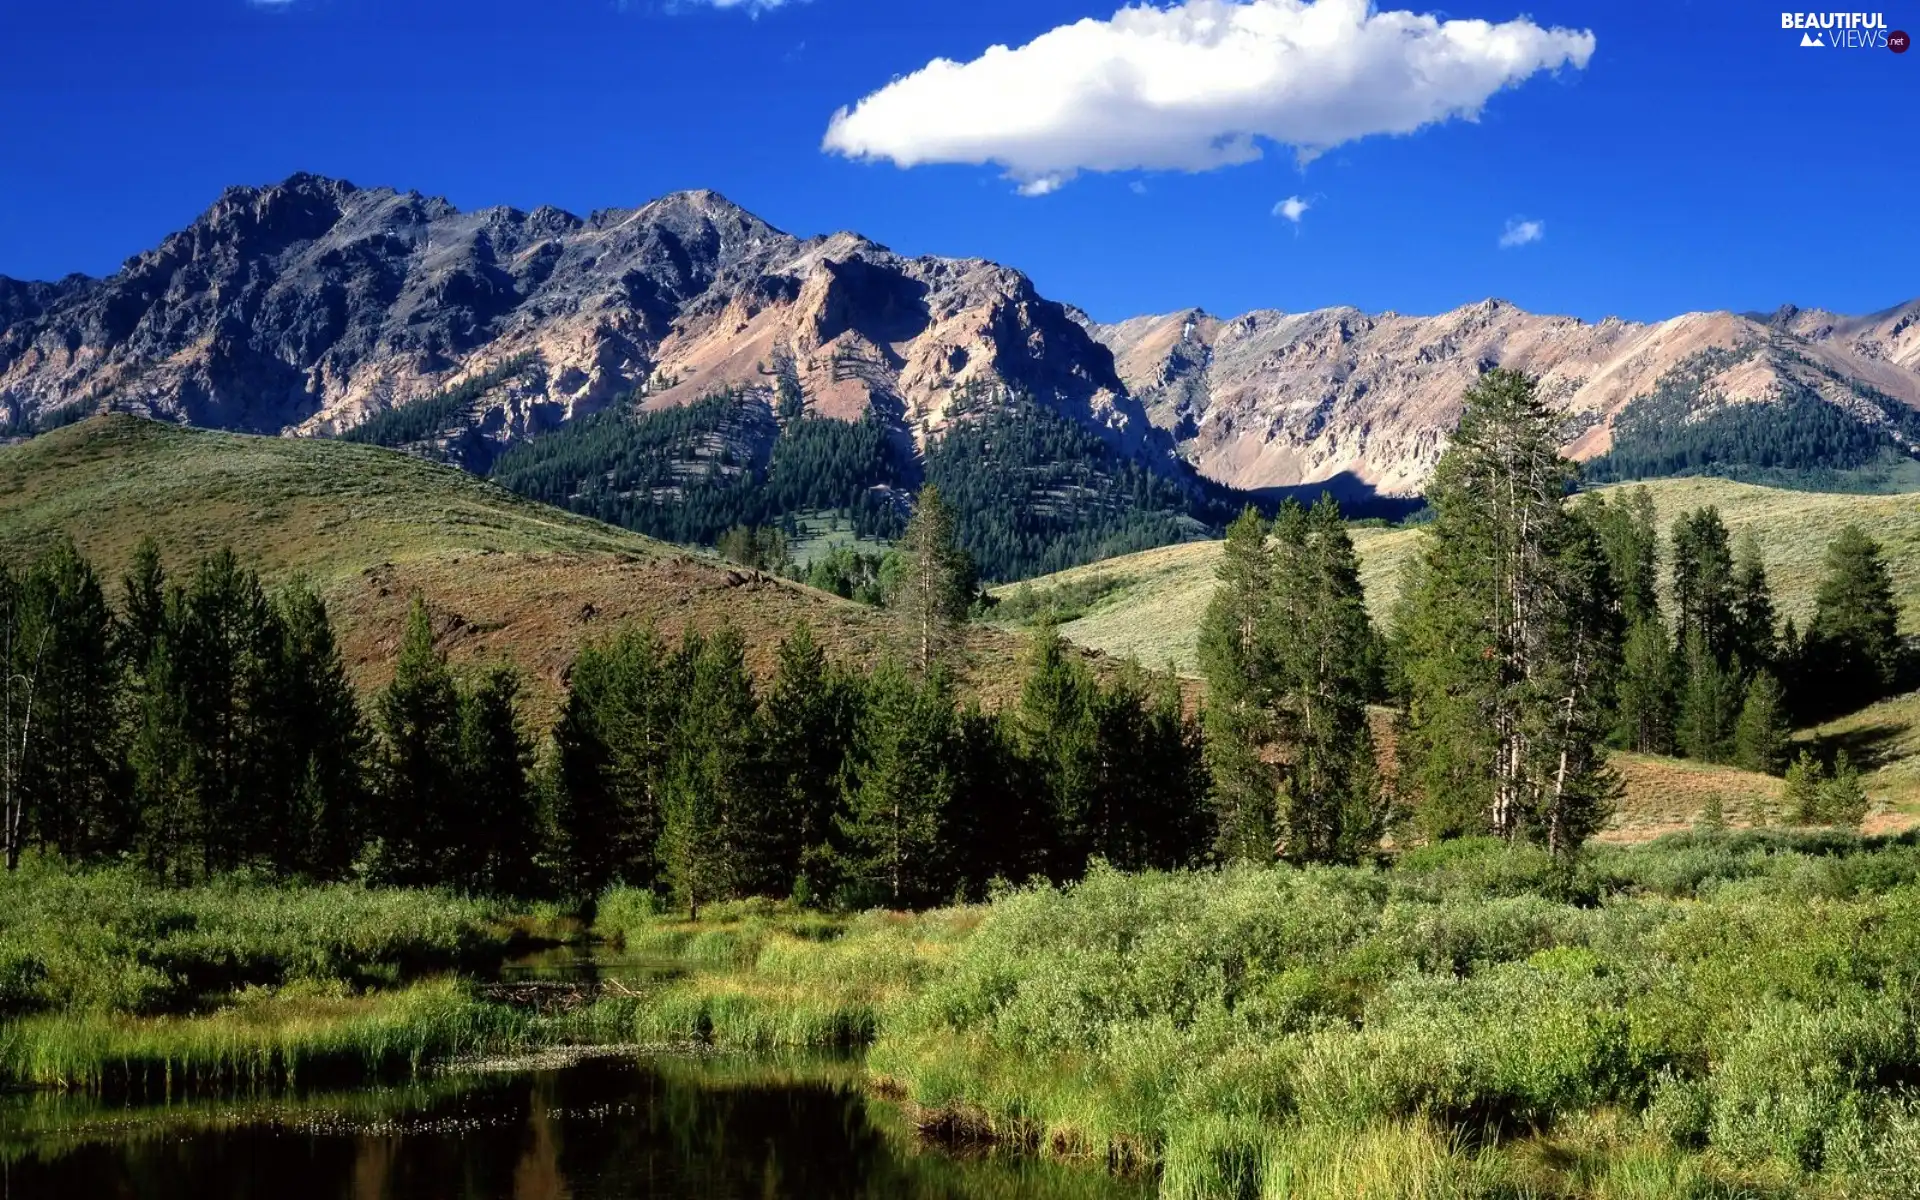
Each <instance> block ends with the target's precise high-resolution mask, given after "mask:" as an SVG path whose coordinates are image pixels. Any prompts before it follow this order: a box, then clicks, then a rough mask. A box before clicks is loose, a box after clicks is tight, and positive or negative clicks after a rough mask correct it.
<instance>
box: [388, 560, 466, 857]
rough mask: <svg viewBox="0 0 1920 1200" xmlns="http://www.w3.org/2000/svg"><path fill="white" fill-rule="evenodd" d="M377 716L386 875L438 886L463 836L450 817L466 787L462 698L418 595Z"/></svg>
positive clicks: (408, 614) (423, 604)
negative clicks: (452, 847)
mask: <svg viewBox="0 0 1920 1200" xmlns="http://www.w3.org/2000/svg"><path fill="white" fill-rule="evenodd" d="M378 712H379V719H380V732H381V735H382V737H383V740H384V743H385V744H384V747H383V760H384V761H383V765H382V771H381V789H380V800H379V808H378V812H377V813H376V815H375V817H374V820H373V827H374V829H375V831H376V832H377V833H378V834H379V835H380V836H381V838H382V840H383V845H382V848H381V857H382V862H381V864H380V865H381V871H382V873H383V874H384V875H385V876H386V877H387V878H389V879H390V880H392V881H393V882H395V883H403V884H427V883H433V882H435V881H437V880H438V879H439V878H440V877H441V876H442V874H443V873H445V872H446V870H447V863H446V861H445V854H446V847H447V846H449V845H450V844H453V843H454V842H455V841H456V839H457V837H458V831H457V830H455V829H453V828H452V827H451V826H450V818H451V816H452V814H453V813H455V812H457V811H458V808H459V804H458V797H457V793H458V789H459V787H460V783H461V772H460V761H461V755H460V692H459V689H458V688H457V687H456V686H455V684H454V680H453V674H452V672H450V671H449V670H448V669H447V661H446V657H445V655H443V654H442V653H441V652H440V651H439V650H438V649H436V648H435V646H434V644H433V626H432V623H431V621H430V620H429V618H428V616H427V606H426V602H425V601H424V600H423V599H422V598H420V597H419V596H415V597H414V599H413V607H412V608H411V609H410V610H409V611H408V613H407V626H406V632H405V633H404V634H403V635H402V637H401V641H400V655H399V658H398V659H396V660H395V662H394V671H393V682H392V683H390V684H388V685H387V688H386V690H385V691H384V692H382V693H381V696H380V702H379V705H378ZM459 866H460V869H467V868H468V864H459Z"/></svg>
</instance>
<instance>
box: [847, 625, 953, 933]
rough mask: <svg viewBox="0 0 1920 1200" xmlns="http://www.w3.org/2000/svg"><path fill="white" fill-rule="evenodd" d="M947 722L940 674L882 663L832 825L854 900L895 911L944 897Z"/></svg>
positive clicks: (947, 888) (949, 791) (949, 787)
mask: <svg viewBox="0 0 1920 1200" xmlns="http://www.w3.org/2000/svg"><path fill="white" fill-rule="evenodd" d="M954 725H955V713H954V704H953V691H952V686H951V684H950V683H949V682H948V679H947V676H946V674H945V672H944V671H943V670H941V669H939V668H937V667H936V668H935V670H933V671H932V672H931V673H929V674H928V675H926V676H925V677H922V678H915V677H914V676H912V675H910V674H908V673H907V672H906V671H905V670H903V669H902V668H901V667H900V665H899V664H898V663H897V662H895V661H893V660H892V659H888V660H886V661H884V662H882V663H881V665H880V667H879V669H878V670H876V671H875V672H874V674H873V678H872V680H871V681H870V683H869V684H868V687H867V700H866V704H865V706H864V708H863V710H862V712H861V717H860V725H859V732H858V735H857V739H856V747H857V749H856V752H855V763H854V769H853V770H852V771H851V772H849V774H848V777H847V794H846V799H845V802H844V811H843V814H842V815H841V817H840V818H839V822H838V823H839V826H840V832H841V836H842V838H843V839H844V844H845V847H846V850H845V857H846V859H847V863H848V867H849V869H850V873H851V876H852V881H853V882H854V883H855V884H856V885H857V889H858V890H857V892H856V896H857V898H859V899H862V900H865V901H868V902H873V901H878V902H880V903H884V904H889V905H892V906H893V907H896V908H905V907H913V906H917V905H922V904H927V903H931V902H935V901H939V900H945V899H948V898H949V897H950V896H951V895H952V885H953V883H954V882H955V876H954V873H953V871H952V862H951V857H950V850H951V846H950V843H949V840H948V837H947V830H948V824H949V819H950V809H951V806H952V803H953V797H954V788H955V784H956V780H955V778H954V773H953V770H952V761H953V760H952V755H951V745H952V742H953V735H954Z"/></svg>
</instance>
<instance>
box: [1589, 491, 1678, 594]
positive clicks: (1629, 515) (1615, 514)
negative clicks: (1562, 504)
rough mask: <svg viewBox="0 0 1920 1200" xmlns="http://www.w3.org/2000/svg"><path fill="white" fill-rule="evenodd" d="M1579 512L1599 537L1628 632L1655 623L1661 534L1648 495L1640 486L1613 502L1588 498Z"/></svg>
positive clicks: (1601, 498) (1596, 497) (1594, 497)
mask: <svg viewBox="0 0 1920 1200" xmlns="http://www.w3.org/2000/svg"><path fill="white" fill-rule="evenodd" d="M1580 507H1581V511H1582V514H1583V515H1584V516H1586V518H1587V519H1588V520H1589V521H1591V522H1592V523H1593V527H1594V531H1595V532H1596V533H1597V534H1598V535H1599V537H1600V546H1601V549H1602V551H1603V552H1604V553H1605V554H1606V556H1607V570H1608V572H1609V573H1610V574H1611V575H1612V576H1613V585H1614V591H1615V592H1616V594H1617V595H1618V598H1619V602H1620V615H1621V617H1622V619H1623V620H1624V622H1625V624H1626V626H1627V628H1629V629H1633V628H1637V627H1638V626H1639V625H1640V624H1641V623H1642V622H1644V621H1649V620H1652V621H1658V620H1659V619H1660V598H1659V571H1660V563H1659V559H1660V530H1659V526H1658V524H1657V517H1656V514H1655V512H1654V507H1653V493H1652V492H1650V491H1648V490H1647V489H1646V486H1645V485H1642V486H1640V487H1636V488H1634V489H1633V490H1632V491H1631V492H1628V493H1627V494H1626V495H1625V496H1623V497H1621V498H1620V499H1618V500H1613V501H1608V500H1607V499H1605V498H1604V497H1602V496H1599V495H1597V494H1591V493H1590V494H1588V495H1587V496H1586V497H1584V498H1583V499H1582V500H1581V505H1580Z"/></svg>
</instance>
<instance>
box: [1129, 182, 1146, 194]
mask: <svg viewBox="0 0 1920 1200" xmlns="http://www.w3.org/2000/svg"><path fill="white" fill-rule="evenodd" d="M1127 190H1128V191H1130V192H1132V193H1133V194H1134V195H1136V196H1144V195H1146V194H1147V185H1146V184H1144V183H1141V182H1140V181H1139V180H1138V179H1136V180H1134V181H1133V182H1132V183H1130V184H1128V185H1127Z"/></svg>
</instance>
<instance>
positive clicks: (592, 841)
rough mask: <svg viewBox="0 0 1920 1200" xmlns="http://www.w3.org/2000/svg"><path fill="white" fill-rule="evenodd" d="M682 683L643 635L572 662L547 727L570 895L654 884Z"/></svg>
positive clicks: (647, 633) (651, 635) (630, 633)
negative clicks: (557, 710)
mask: <svg viewBox="0 0 1920 1200" xmlns="http://www.w3.org/2000/svg"><path fill="white" fill-rule="evenodd" d="M685 683H686V680H684V679H682V678H679V676H678V672H677V671H676V669H675V665H674V664H673V663H671V662H669V655H668V653H667V649H666V646H665V644H664V643H663V642H662V641H661V640H660V637H659V635H658V634H657V633H655V632H654V631H653V630H652V629H650V628H629V629H623V630H621V631H620V633H619V634H618V635H617V636H616V637H615V638H614V639H613V640H612V641H611V642H609V643H607V644H605V645H595V646H588V647H586V648H585V649H583V650H582V651H581V652H580V656H579V657H578V658H577V659H575V660H574V664H573V670H572V673H571V676H570V679H569V684H570V687H569V689H568V693H567V701H566V705H565V707H564V708H563V710H562V712H561V716H560V720H559V722H558V723H557V724H556V726H555V728H554V759H553V771H554V774H555V776H556V785H555V794H556V801H557V802H556V810H555V813H554V823H555V826H556V828H557V831H558V833H559V835H560V842H561V846H560V859H561V861H562V862H563V863H564V864H566V870H567V874H568V878H567V879H566V880H565V883H566V886H567V888H568V889H569V890H570V892H571V894H572V895H574V896H575V897H578V898H581V899H589V898H591V897H594V896H598V895H599V894H600V893H601V892H602V891H603V890H605V888H606V887H607V886H608V885H609V884H611V883H613V882H615V881H616V880H617V881H622V882H625V883H628V884H630V885H633V886H635V887H649V886H652V884H653V883H654V882H655V880H656V876H657V872H658V861H657V857H656V854H655V849H656V845H657V843H658V841H659V837H660V826H661V819H662V818H661V804H660V788H661V784H662V780H663V778H664V775H665V772H666V760H667V751H668V748H669V745H670V742H671V739H672V732H673V729H674V727H675V726H676V725H677V724H678V723H679V719H680V718H679V707H680V703H681V700H682V697H683V696H684V694H685Z"/></svg>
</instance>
